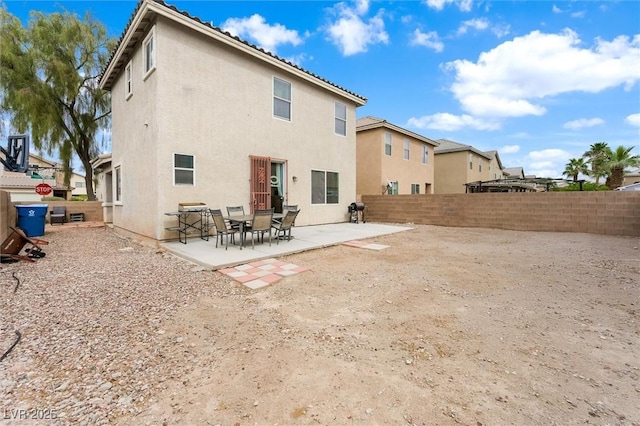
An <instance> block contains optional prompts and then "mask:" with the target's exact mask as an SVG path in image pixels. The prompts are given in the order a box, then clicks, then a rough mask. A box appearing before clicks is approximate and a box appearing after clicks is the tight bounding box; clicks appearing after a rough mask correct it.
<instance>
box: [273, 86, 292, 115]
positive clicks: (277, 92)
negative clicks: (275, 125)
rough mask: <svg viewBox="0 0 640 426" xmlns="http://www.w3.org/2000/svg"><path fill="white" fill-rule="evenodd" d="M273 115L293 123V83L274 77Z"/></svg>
mask: <svg viewBox="0 0 640 426" xmlns="http://www.w3.org/2000/svg"><path fill="white" fill-rule="evenodd" d="M273 115H274V117H278V118H282V119H283V120H287V121H291V83H289V82H288V81H284V80H281V79H279V78H278V77H273Z"/></svg>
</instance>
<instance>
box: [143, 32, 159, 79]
mask: <svg viewBox="0 0 640 426" xmlns="http://www.w3.org/2000/svg"><path fill="white" fill-rule="evenodd" d="M149 46H151V53H149ZM157 50H158V43H157V38H156V26H155V25H154V26H153V27H152V28H151V30H149V34H147V36H146V37H145V38H144V41H143V42H142V57H143V60H142V64H143V65H142V71H143V73H144V74H143V77H142V80H143V81H144V80H146V79H147V78H148V77H149V75H151V73H153V71H155V69H156V67H157V61H156V51H157ZM150 62H151V63H150Z"/></svg>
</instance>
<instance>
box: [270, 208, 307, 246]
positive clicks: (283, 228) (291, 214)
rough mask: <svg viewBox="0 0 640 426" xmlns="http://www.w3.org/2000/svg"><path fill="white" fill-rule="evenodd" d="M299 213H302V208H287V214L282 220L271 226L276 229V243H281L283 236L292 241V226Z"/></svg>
mask: <svg viewBox="0 0 640 426" xmlns="http://www.w3.org/2000/svg"><path fill="white" fill-rule="evenodd" d="M298 213H300V210H287V214H285V216H284V218H283V219H282V222H280V223H275V224H273V225H272V226H271V227H272V228H273V229H275V231H276V244H280V238H281V237H282V238H286V239H287V241H291V228H292V227H293V222H295V220H296V216H298Z"/></svg>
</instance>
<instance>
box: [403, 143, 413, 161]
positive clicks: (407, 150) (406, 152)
mask: <svg viewBox="0 0 640 426" xmlns="http://www.w3.org/2000/svg"><path fill="white" fill-rule="evenodd" d="M410 156H411V142H410V141H409V139H407V138H404V140H403V149H402V158H404V159H405V160H409V158H410Z"/></svg>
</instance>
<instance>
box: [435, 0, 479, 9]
mask: <svg viewBox="0 0 640 426" xmlns="http://www.w3.org/2000/svg"><path fill="white" fill-rule="evenodd" d="M425 3H426V5H427V6H429V7H430V8H432V9H435V10H438V11H440V10H442V9H444V7H445V6H446V5H447V4H455V5H457V6H458V8H459V9H460V10H461V11H462V12H469V11H471V6H472V5H473V0H426V1H425Z"/></svg>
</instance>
